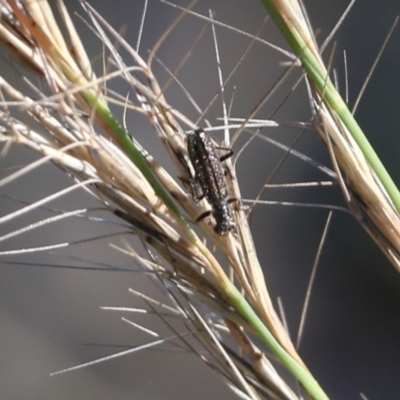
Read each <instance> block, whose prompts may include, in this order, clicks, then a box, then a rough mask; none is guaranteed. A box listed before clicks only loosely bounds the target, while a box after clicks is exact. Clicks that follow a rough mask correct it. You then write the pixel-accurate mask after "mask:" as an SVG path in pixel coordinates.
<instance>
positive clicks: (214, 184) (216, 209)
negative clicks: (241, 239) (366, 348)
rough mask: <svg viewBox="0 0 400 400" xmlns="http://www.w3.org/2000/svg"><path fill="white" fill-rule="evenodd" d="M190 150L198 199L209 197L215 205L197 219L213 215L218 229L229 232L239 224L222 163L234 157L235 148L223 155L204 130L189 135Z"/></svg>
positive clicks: (193, 186)
mask: <svg viewBox="0 0 400 400" xmlns="http://www.w3.org/2000/svg"><path fill="white" fill-rule="evenodd" d="M187 149H188V154H189V158H190V161H191V163H192V165H193V169H194V172H195V175H194V177H192V179H191V182H190V184H191V187H192V190H193V193H194V195H193V197H194V199H195V200H196V201H200V200H201V199H203V198H204V197H205V198H206V199H207V201H208V202H209V204H210V206H211V210H210V211H206V212H205V213H203V214H202V215H200V216H199V217H198V218H197V221H200V220H201V219H203V218H205V217H207V216H208V215H210V214H212V215H213V216H214V219H215V222H216V225H215V227H214V232H215V233H216V234H218V235H222V236H224V235H227V234H228V233H229V232H231V231H232V230H233V229H234V228H235V226H236V223H235V221H234V219H233V216H232V211H231V207H230V205H229V203H230V202H231V199H229V191H228V185H227V183H226V177H225V168H224V167H223V164H222V162H223V161H224V160H226V159H227V158H229V157H231V156H232V154H233V151H232V150H231V149H226V150H228V152H227V154H225V155H223V156H222V157H219V155H218V152H217V148H216V147H215V145H214V143H213V142H212V140H211V138H210V137H209V136H208V135H207V134H206V133H205V132H204V131H203V130H202V129H197V130H195V131H192V132H190V133H189V134H188V135H187Z"/></svg>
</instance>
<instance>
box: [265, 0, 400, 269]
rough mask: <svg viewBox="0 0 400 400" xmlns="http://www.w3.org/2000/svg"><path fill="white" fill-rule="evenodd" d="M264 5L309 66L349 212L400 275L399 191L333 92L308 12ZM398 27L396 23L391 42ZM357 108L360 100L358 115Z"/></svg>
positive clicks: (279, 2) (319, 118) (278, 1)
mask: <svg viewBox="0 0 400 400" xmlns="http://www.w3.org/2000/svg"><path fill="white" fill-rule="evenodd" d="M263 2H264V4H266V6H267V3H271V7H276V12H277V14H278V15H279V18H282V20H283V23H284V25H285V27H284V29H287V31H288V32H290V35H292V36H293V38H292V39H293V42H294V43H295V46H298V49H297V51H298V53H299V58H300V59H301V60H302V62H303V65H304V66H305V69H306V72H307V75H306V76H307V80H308V84H309V87H310V90H311V93H312V96H311V106H312V109H314V114H315V127H316V130H317V132H318V133H319V135H320V137H321V138H322V139H323V140H324V142H325V143H326V145H327V146H328V148H329V150H330V152H331V156H332V160H333V165H334V166H335V169H336V172H337V174H338V176H339V178H340V179H339V183H340V185H341V187H342V190H343V193H344V195H345V199H346V201H347V202H348V205H349V208H350V209H351V210H352V212H353V214H354V215H355V216H356V218H357V219H358V221H359V222H360V223H361V224H362V225H363V226H364V228H365V229H366V231H367V232H368V233H369V234H370V236H371V237H372V238H373V239H374V240H375V242H376V243H377V244H378V246H379V247H380V248H381V249H382V250H383V252H384V253H385V254H386V256H387V257H388V259H389V260H390V261H391V262H392V264H393V265H394V266H395V268H396V269H397V270H398V271H400V214H399V204H398V199H399V192H398V190H397V188H396V187H395V185H394V183H393V182H392V180H391V178H390V176H389V175H388V174H387V173H386V170H385V169H384V167H383V165H382V164H381V163H380V161H379V159H378V157H377V156H376V154H375V153H374V151H373V149H372V147H371V146H370V145H369V143H368V142H367V141H366V139H365V138H364V136H363V133H362V131H361V129H360V128H359V126H358V125H357V123H356V122H355V120H354V119H353V118H352V115H351V113H350V111H348V109H347V107H346V104H345V103H344V102H343V101H342V99H341V97H340V95H339V94H338V93H337V92H335V90H334V88H333V86H331V85H332V84H331V82H330V79H329V74H328V70H329V68H326V67H325V64H324V61H323V60H322V57H321V52H320V49H319V48H318V47H317V44H316V41H315V40H314V35H313V32H312V30H311V28H310V26H309V24H308V22H307V18H305V16H304V10H303V9H302V8H301V7H300V5H299V3H298V2H297V0H293V1H284V0H274V1H267V0H265V1H263ZM353 4H354V1H353V2H351V3H350V4H349V6H348V10H349V9H350V8H351V6H352V5H353ZM267 8H268V6H267ZM348 10H347V11H346V13H347V12H348ZM346 13H345V14H346ZM397 21H398V18H397V19H396V20H395V22H394V25H393V27H392V29H391V31H390V33H389V35H388V38H389V37H390V35H391V33H392V32H393V29H394V26H395V25H396V23H397ZM387 40H388V39H386V41H385V43H384V45H383V47H384V46H385V45H386V43H387ZM323 47H324V46H323ZM382 50H383V49H382ZM308 52H309V53H308ZM381 53H382V51H381V52H380V54H381ZM303 56H304V59H303ZM375 65H376V62H375ZM375 65H374V66H373V68H374V67H375ZM370 75H371V74H370ZM316 77H317V79H319V80H321V81H322V84H321V85H319V84H320V82H318V83H316V81H315V78H316ZM320 86H322V87H320ZM357 103H358V100H357V102H356V105H355V107H354V109H355V108H356V107H357ZM353 112H354V110H353ZM341 171H342V172H341ZM342 174H344V175H345V178H344V177H342Z"/></svg>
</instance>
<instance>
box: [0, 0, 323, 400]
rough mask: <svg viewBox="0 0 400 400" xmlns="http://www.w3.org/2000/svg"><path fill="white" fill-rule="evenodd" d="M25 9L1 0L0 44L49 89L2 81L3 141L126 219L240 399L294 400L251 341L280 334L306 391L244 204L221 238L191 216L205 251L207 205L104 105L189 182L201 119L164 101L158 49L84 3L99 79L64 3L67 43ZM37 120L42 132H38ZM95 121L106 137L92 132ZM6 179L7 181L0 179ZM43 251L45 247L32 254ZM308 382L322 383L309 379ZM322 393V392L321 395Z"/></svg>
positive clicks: (36, 10) (40, 7)
mask: <svg viewBox="0 0 400 400" xmlns="http://www.w3.org/2000/svg"><path fill="white" fill-rule="evenodd" d="M21 4H22V5H23V6H22V7H21V6H20V3H17V2H16V1H13V0H9V1H7V2H4V1H3V2H2V16H3V18H2V21H1V24H0V40H1V41H2V43H4V44H5V45H6V47H7V48H8V49H10V50H12V52H13V53H14V54H15V55H16V57H17V59H18V60H20V61H22V62H23V65H24V66H25V67H26V68H29V69H30V70H31V71H32V72H33V73H34V74H36V75H37V76H38V77H39V78H41V79H42V81H43V82H44V83H46V84H47V89H46V90H48V91H49V92H50V94H49V93H47V92H46V91H44V90H41V89H39V87H36V86H34V84H33V83H32V82H26V84H27V86H28V87H30V88H31V89H32V90H33V91H34V92H35V93H36V96H35V98H33V97H32V96H31V95H28V94H27V93H24V91H23V90H20V89H19V88H18V86H16V85H12V84H11V83H9V82H7V81H6V80H5V79H4V78H1V77H0V89H1V96H2V102H1V107H2V109H1V111H0V120H1V124H2V129H1V136H0V139H1V140H2V141H3V142H4V143H6V144H10V143H17V144H22V145H24V146H27V147H29V148H30V149H32V150H34V151H36V152H37V153H39V154H41V155H42V156H43V157H44V158H43V160H44V161H45V160H51V161H52V162H53V163H55V164H57V165H58V166H59V167H61V168H62V169H63V170H65V171H66V172H67V173H68V174H70V175H71V176H73V177H74V179H75V180H77V181H78V182H80V183H79V184H78V185H79V186H85V187H86V189H87V190H90V192H91V193H92V194H93V196H95V198H96V199H97V200H98V201H99V202H100V203H101V204H102V206H103V207H105V208H106V209H108V210H109V211H110V212H111V213H114V214H115V215H117V216H118V217H120V218H122V219H124V220H125V221H126V222H128V223H129V224H130V225H131V227H132V231H133V232H134V233H135V234H136V235H137V236H138V237H139V238H140V239H141V240H142V242H143V244H144V246H145V248H146V249H147V250H148V254H149V258H148V259H147V258H144V257H143V256H140V255H139V254H138V253H137V252H136V251H134V250H133V249H130V250H129V251H128V254H129V255H130V256H131V257H132V258H133V260H134V262H135V264H137V265H140V267H141V268H142V269H143V270H144V271H146V272H148V273H150V275H151V276H153V277H154V279H155V280H156V281H157V282H158V284H159V285H160V286H161V287H163V290H165V291H166V293H167V294H168V296H169V299H170V301H171V302H172V304H173V309H174V310H175V313H176V314H177V315H179V317H180V318H182V319H183V320H184V321H186V322H188V321H190V323H191V326H192V328H191V330H192V331H193V332H194V333H193V335H194V336H195V337H196V338H197V340H199V341H200V342H201V343H202V344H203V346H204V347H205V348H206V349H208V353H207V354H206V355H204V354H200V353H197V354H198V356H199V357H200V358H201V359H202V360H203V361H204V362H206V363H207V364H208V365H210V366H211V368H213V370H215V371H216V373H217V374H218V375H220V376H221V377H222V378H223V379H224V380H225V381H226V382H227V383H228V385H229V386H231V387H232V388H234V390H235V391H236V392H237V393H240V394H241V396H242V397H243V398H251V399H258V398H260V397H262V396H267V397H268V398H273V399H293V400H295V399H297V398H298V396H297V395H295V394H294V392H293V391H292V390H291V389H290V388H289V386H288V385H287V384H286V382H285V381H284V380H283V379H282V378H281V377H280V376H279V374H278V373H277V372H276V370H275V368H274V366H273V365H272V364H271V363H270V362H269V361H268V359H267V358H266V355H265V354H264V353H263V352H262V351H261V350H260V349H258V347H257V346H256V345H255V344H254V343H253V342H252V339H251V338H250V336H249V333H251V332H256V333H258V334H260V332H266V333H265V335H266V336H265V337H267V338H269V339H268V340H270V341H272V342H274V343H275V342H276V340H277V341H278V342H279V343H280V345H279V344H278V343H276V346H277V349H278V350H273V351H277V352H278V353H277V354H278V357H281V356H282V357H283V358H284V359H285V360H286V362H288V363H289V365H291V366H290V367H288V368H289V369H291V370H292V372H293V373H295V374H300V375H298V379H300V380H302V379H304V381H303V385H304V386H305V387H307V380H305V378H302V377H301V373H303V374H306V375H307V374H308V375H309V372H308V370H307V369H306V367H305V366H304V364H303V362H302V361H301V359H300V357H299V356H298V354H297V352H296V350H295V348H294V345H293V344H292V342H291V340H290V338H289V336H288V333H287V331H286V329H285V328H284V327H283V325H282V323H281V321H280V319H279V318H278V316H277V314H276V312H275V310H274V309H273V306H272V302H271V299H270V297H269V294H268V291H267V288H266V286H265V281H264V276H263V273H262V270H261V267H260V264H259V261H258V259H257V255H256V251H255V248H254V243H253V239H252V237H251V234H250V229H249V225H248V221H247V216H246V213H245V211H244V209H243V208H242V207H238V208H237V210H235V212H234V214H235V219H236V223H237V232H236V233H235V234H229V235H227V236H223V237H217V236H216V235H215V234H214V232H213V229H212V228H213V221H211V219H210V218H208V219H206V220H203V221H201V222H199V223H198V226H199V228H200V229H201V231H202V235H204V236H205V237H207V238H208V239H209V240H208V241H209V243H210V246H209V247H207V246H206V244H205V242H204V241H203V239H202V238H201V237H199V236H198V235H197V234H196V233H195V231H194V230H193V228H192V226H191V224H189V222H188V221H195V220H196V219H197V217H198V216H199V215H200V214H201V212H202V211H205V210H207V209H208V208H209V206H208V205H207V204H202V205H201V207H199V206H198V205H197V204H196V203H195V201H194V200H193V198H192V196H191V194H190V189H189V188H188V187H187V188H185V189H183V188H182V185H181V184H179V183H178V182H177V180H176V179H175V178H174V177H172V176H171V175H170V174H169V173H168V172H167V171H166V170H165V169H164V168H163V167H162V166H160V165H159V164H158V163H157V162H156V161H155V160H154V159H153V158H152V157H151V155H150V154H148V153H147V152H146V151H145V150H144V149H143V148H142V147H141V146H140V144H138V143H137V142H136V141H135V139H132V141H131V139H130V138H129V137H128V136H127V134H126V132H125V131H124V129H123V127H122V126H121V124H119V122H118V121H117V120H116V119H115V117H114V116H113V115H112V113H111V111H110V109H109V108H108V103H111V102H112V103H115V104H118V103H119V104H122V105H124V106H125V107H126V111H131V110H132V111H135V112H140V113H142V114H144V115H146V116H147V118H148V120H149V122H150V124H151V125H152V126H153V127H154V129H155V131H156V133H157V135H158V138H159V139H160V141H161V142H162V143H163V144H164V146H165V147H166V149H167V150H168V152H169V154H170V156H171V158H172V160H173V162H174V164H175V165H176V167H177V169H178V171H179V176H180V177H182V178H185V179H186V180H188V179H189V178H190V174H189V171H190V169H191V165H190V162H189V159H188V155H187V149H186V137H185V132H184V129H183V128H182V127H181V124H183V125H185V126H186V127H188V128H189V129H194V128H196V127H197V126H196V124H194V123H193V122H191V121H190V120H188V119H187V118H186V117H185V116H183V115H182V114H181V113H179V112H178V111H177V110H175V109H173V108H172V107H171V106H170V105H169V104H168V103H167V101H166V99H165V98H164V95H163V92H162V90H161V89H160V87H159V85H158V83H157V80H156V78H155V76H154V75H153V73H152V69H151V60H152V59H153V58H154V53H152V54H151V56H150V61H149V62H146V61H145V60H143V59H142V58H141V57H140V55H139V54H138V53H137V52H136V51H135V50H134V49H133V48H131V47H130V46H129V45H128V44H127V43H126V42H125V41H124V39H123V38H122V37H121V36H120V35H118V34H117V33H116V32H115V31H114V30H113V29H112V28H111V27H110V26H108V25H107V23H106V22H105V21H104V20H103V19H102V18H101V16H100V15H98V14H97V13H96V12H95V10H93V9H92V8H90V7H89V6H88V5H87V4H86V5H85V7H86V9H87V12H88V15H89V18H90V19H91V21H92V24H93V29H94V30H95V31H96V34H97V35H98V37H99V38H100V39H101V41H102V42H103V45H104V46H105V47H106V48H107V49H108V52H109V54H108V55H107V57H109V58H110V59H106V60H105V65H107V68H108V69H109V70H108V72H107V73H106V74H104V75H103V76H102V77H100V78H97V77H96V76H95V74H94V73H93V71H92V69H91V66H90V63H89V61H88V60H89V58H88V57H87V55H86V53H85V50H84V46H83V44H82V43H81V41H80V38H79V35H78V34H77V32H76V30H75V28H74V26H73V23H72V21H71V18H70V17H69V14H68V12H67V10H66V8H65V6H64V5H63V3H62V2H61V1H59V2H57V4H58V6H59V10H60V14H61V16H62V19H63V21H64V25H65V27H64V28H65V29H66V31H67V33H68V39H64V37H63V34H62V32H61V30H60V29H59V27H58V26H57V23H56V22H55V18H54V16H53V15H52V11H51V9H50V7H49V5H48V3H47V2H46V1H40V2H36V1H22V2H21ZM105 31H108V34H109V35H110V36H111V38H112V39H109V38H108V37H107V34H106V32H105ZM112 41H116V42H117V43H118V46H120V47H122V48H124V49H125V50H127V51H128V53H129V54H130V55H131V57H132V59H133V62H134V66H133V67H131V66H129V67H128V66H127V65H126V64H125V62H124V61H122V58H121V56H120V55H119V54H118V52H117V50H116V48H115V47H114V46H113V45H112V44H111V43H112ZM67 42H68V43H67ZM156 48H157V46H156ZM114 68H115V69H114ZM117 77H118V78H121V79H123V80H124V81H125V82H126V83H127V84H129V85H130V87H131V88H132V89H133V90H134V92H135V93H136V98H137V102H132V101H129V100H124V99H121V98H120V97H117V96H116V97H115V98H111V95H110V93H107V92H106V90H105V85H106V82H107V80H109V79H115V78H117ZM15 107H19V109H20V110H22V112H23V114H24V118H23V119H21V118H17V117H15V116H13V110H14V108H15ZM33 122H34V123H35V124H33ZM37 125H40V126H41V127H42V128H43V130H36V128H33V126H37ZM99 127H100V128H102V129H103V132H104V133H105V134H104V133H103V134H100V133H99V132H100V130H99ZM133 136H134V135H133ZM38 165H39V164H36V165H31V166H30V168H31V169H32V168H35V167H37V166H38ZM228 168H229V173H228V174H227V176H228V180H229V182H228V183H229V186H230V187H231V188H233V190H234V195H235V197H237V198H240V191H239V185H238V182H237V181H236V178H235V172H234V169H233V166H232V165H231V164H229V167H228ZM7 182H8V180H4V181H3V182H0V184H3V185H4V184H6V183H7ZM48 200H49V199H44V200H43V201H41V202H38V203H36V204H35V205H34V206H33V207H39V206H41V205H43V204H44V203H45V202H46V201H48ZM215 246H217V247H218V248H220V249H221V250H222V252H223V254H224V257H225V259H226V260H227V261H228V263H229V266H230V268H231V270H233V271H234V276H235V281H236V282H237V283H238V287H239V289H240V291H242V292H243V293H244V295H245V297H246V298H247V299H248V300H249V303H250V304H251V306H252V307H253V309H254V310H255V311H256V313H257V314H258V316H259V317H260V319H261V321H262V322H263V323H264V324H265V326H266V327H268V328H269V330H270V331H271V332H272V334H273V335H271V334H270V333H269V332H268V331H267V330H266V329H265V327H264V326H262V325H260V324H261V321H260V320H258V318H257V316H256V314H254V312H253V311H251V309H250V308H249V310H250V311H251V312H252V313H253V314H254V318H256V320H255V321H256V323H255V322H254V321H252V320H251V319H250V317H249V316H248V315H247V314H246V313H245V311H244V310H245V309H246V307H248V305H247V303H246V302H245V301H244V297H243V296H241V295H240V293H239V291H238V290H237V289H236V288H235V286H234V285H233V283H232V282H231V281H230V280H229V278H228V276H227V274H226V273H225V272H224V269H223V268H222V267H221V265H220V263H219V262H218V260H217V259H216V258H215V257H214V255H213V248H214V247H215ZM127 247H128V245H127ZM150 249H151V250H150ZM25 250H26V249H25ZM40 250H43V248H40V249H39V248H37V249H32V251H40ZM26 251H27V250H26ZM238 302H240V303H238ZM238 304H239V305H238ZM253 314H252V315H253ZM159 315H160V316H161V315H162V313H160V314H159ZM205 318H207V320H205ZM258 321H259V322H258ZM257 324H258V325H257ZM171 329H173V328H171ZM268 335H269V336H268ZM224 336H227V337H229V338H230V339H231V340H232V339H234V341H235V342H236V343H237V347H238V349H241V351H242V354H240V352H239V350H234V349H232V348H230V347H229V346H227V345H224V341H225V340H224ZM176 337H179V338H180V339H181V340H182V342H183V343H184V345H185V346H187V347H188V348H189V349H190V350H191V351H192V352H194V353H196V350H195V349H194V348H193V347H191V346H190V345H189V344H188V342H186V341H185V338H184V336H183V335H180V334H179V333H178V332H177V333H176ZM274 338H275V339H276V340H275V339H274ZM263 339H264V340H266V339H265V338H263ZM281 346H282V347H283V348H282V347H281ZM273 349H274V348H273ZM124 354H125V352H124ZM114 356H115V355H114ZM114 356H112V357H114ZM96 362H98V361H96ZM80 367H82V366H80ZM77 368H78V367H74V368H70V369H68V370H72V369H77ZM308 375H307V376H308ZM310 385H311V386H313V385H314V387H315V386H316V387H317V389H318V390H320V389H319V388H318V385H317V384H316V382H314V381H313V380H311V383H310ZM307 390H311V389H307ZM314 390H315V389H314ZM320 398H321V399H322V398H326V397H324V396H322V395H321V396H320Z"/></svg>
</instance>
